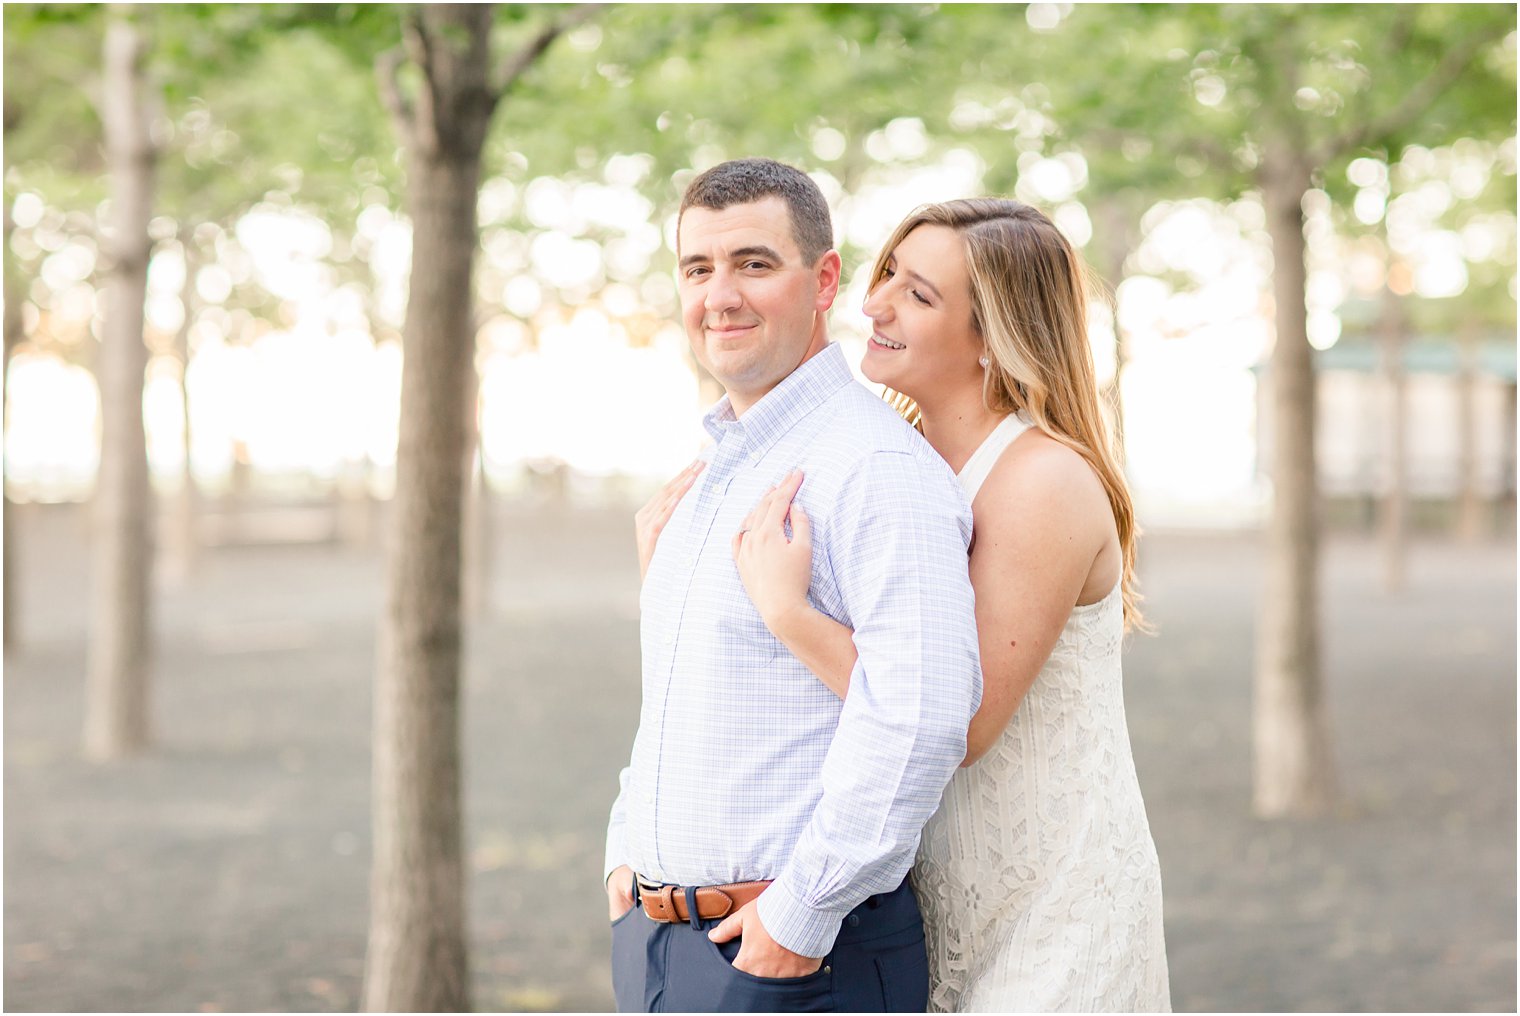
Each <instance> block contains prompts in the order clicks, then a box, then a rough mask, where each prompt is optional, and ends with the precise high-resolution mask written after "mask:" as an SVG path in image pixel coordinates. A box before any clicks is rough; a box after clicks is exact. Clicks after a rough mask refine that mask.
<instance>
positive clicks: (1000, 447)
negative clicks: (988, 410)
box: [955, 413, 1034, 500]
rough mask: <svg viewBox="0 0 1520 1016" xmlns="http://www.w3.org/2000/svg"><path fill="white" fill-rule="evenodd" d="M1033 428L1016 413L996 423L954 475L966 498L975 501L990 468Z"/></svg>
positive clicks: (990, 470)
mask: <svg viewBox="0 0 1520 1016" xmlns="http://www.w3.org/2000/svg"><path fill="white" fill-rule="evenodd" d="M1033 426H1034V424H1032V423H1030V422H1029V421H1028V420H1026V419H1024V418H1023V417H1022V416H1020V415H1019V414H1018V413H1010V414H1008V415H1007V416H1005V417H1003V419H1002V420H1000V421H998V425H997V426H996V427H993V428H992V433H990V434H988V435H987V437H986V438H985V439H984V440H983V441H982V443H981V444H980V445H979V446H977V449H976V451H974V452H972V453H971V458H969V459H967V460H966V464H965V465H964V466H962V467H961V471H960V472H959V473H956V474H955V478H956V479H958V480H960V481H961V489H962V490H964V491H965V492H966V497H967V498H970V499H972V500H975V499H976V492H977V491H979V490H981V489H982V484H983V482H985V481H986V479H987V477H988V475H989V474H990V473H991V472H992V467H993V466H995V465H997V460H998V459H999V458H1000V457H1001V456H1002V454H1003V451H1004V450H1005V449H1006V448H1007V447H1008V446H1009V445H1011V444H1013V442H1014V440H1015V439H1016V438H1018V437H1019V435H1021V434H1023V433H1024V432H1025V431H1026V430H1029V429H1030V428H1031V427H1033Z"/></svg>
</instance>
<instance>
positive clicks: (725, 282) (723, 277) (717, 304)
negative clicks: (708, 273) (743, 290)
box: [703, 272, 744, 312]
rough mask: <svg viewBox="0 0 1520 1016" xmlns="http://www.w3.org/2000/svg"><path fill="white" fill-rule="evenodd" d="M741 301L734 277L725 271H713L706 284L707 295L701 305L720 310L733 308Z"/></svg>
mask: <svg viewBox="0 0 1520 1016" xmlns="http://www.w3.org/2000/svg"><path fill="white" fill-rule="evenodd" d="M743 302H744V301H743V297H742V296H741V294H740V293H739V287H738V286H737V285H735V284H734V277H733V276H732V275H730V274H729V273H727V272H714V273H713V277H712V279H711V281H709V282H708V284H707V296H706V298H705V300H704V301H703V305H704V306H705V307H706V308H707V309H708V310H710V311H714V312H722V311H729V310H735V309H737V308H738V306H739V304H741V303H743Z"/></svg>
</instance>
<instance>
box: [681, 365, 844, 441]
mask: <svg viewBox="0 0 1520 1016" xmlns="http://www.w3.org/2000/svg"><path fill="white" fill-rule="evenodd" d="M854 380H855V376H854V375H853V374H851V373H850V368H849V366H848V365H847V364H846V363H845V362H844V352H843V351H842V350H841V349H840V348H839V344H838V343H836V342H831V343H829V344H828V345H827V346H825V347H824V348H823V349H822V350H821V351H819V353H818V354H817V355H816V356H814V357H812V358H811V359H809V360H807V361H805V362H803V364H802V365H801V366H799V367H798V368H797V369H796V370H794V371H792V372H791V373H790V374H788V375H787V376H786V377H784V378H782V379H781V383H780V384H778V385H776V387H774V388H772V389H771V390H770V391H769V392H766V393H765V396H764V398H762V399H761V400H760V401H759V402H757V403H755V404H754V405H753V406H751V407H750V408H749V412H747V413H745V414H744V417H743V419H739V418H738V417H735V416H734V407H733V404H732V403H731V402H730V401H729V398H728V396H727V395H725V396H723V398H721V399H719V400H718V402H717V404H716V405H714V406H713V407H712V408H711V409H709V410H708V411H707V413H706V415H704V416H703V417H702V426H704V427H706V428H707V432H708V433H709V434H711V435H712V437H713V440H714V441H720V442H721V441H722V440H723V438H724V436H725V435H727V434H728V433H730V432H731V431H735V430H737V431H738V432H739V433H740V434H742V435H743V437H744V439H745V443H746V445H747V446H748V448H749V449H750V458H751V459H752V460H753V459H757V458H759V457H760V456H761V455H763V454H765V452H766V451H768V450H769V449H770V447H771V445H773V444H775V443H776V442H777V441H778V440H780V439H781V435H783V434H785V433H786V432H787V431H788V430H790V429H791V428H792V425H793V424H795V423H796V422H797V421H798V420H800V419H802V418H803V417H804V416H806V415H807V414H808V413H810V412H812V411H813V410H814V409H816V408H817V407H818V406H820V405H821V404H823V402H824V401H825V400H826V399H828V398H829V396H831V395H833V394H834V393H835V392H837V391H838V390H839V389H840V388H842V387H844V386H845V385H847V384H849V383H850V382H852V381H854Z"/></svg>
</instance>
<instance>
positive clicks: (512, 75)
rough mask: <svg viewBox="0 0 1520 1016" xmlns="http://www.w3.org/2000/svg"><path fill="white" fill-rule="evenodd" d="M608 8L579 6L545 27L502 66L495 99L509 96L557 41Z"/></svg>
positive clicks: (495, 87) (599, 5)
mask: <svg viewBox="0 0 1520 1016" xmlns="http://www.w3.org/2000/svg"><path fill="white" fill-rule="evenodd" d="M606 6H607V5H606V4H577V5H576V7H575V9H574V10H572V11H570V12H569V13H568V14H566V15H565V16H564V17H563V18H559V19H557V20H555V21H552V22H550V23H549V24H548V25H545V26H544V28H543V29H542V30H541V31H540V32H539V33H538V34H537V35H535V36H534V37H533V38H532V39H530V40H528V44H527V45H525V46H524V47H523V48H522V49H520V50H518V51H517V52H516V53H513V54H512V58H511V59H510V60H508V61H507V62H506V63H505V64H503V65H502V69H501V72H500V73H499V74H498V75H497V78H496V82H495V85H494V89H493V90H494V92H495V96H494V97H495V99H496V100H497V101H500V100H501V97H502V96H504V95H506V94H507V91H508V89H510V88H511V87H512V86H513V85H515V84H517V79H518V78H521V77H522V76H523V74H525V73H526V72H527V70H528V68H529V67H532V66H533V63H534V61H536V60H537V59H538V58H539V57H541V56H543V55H544V51H545V50H547V49H548V48H549V46H550V45H551V44H552V43H553V42H554V40H555V39H557V38H559V37H560V36H561V35H563V34H565V33H566V32H568V31H570V30H571V29H572V28H575V27H577V26H579V25H583V24H585V23H586V22H587V21H589V20H591V19H592V18H593V17H595V16H596V15H598V14H600V13H601V12H602V9H603V8H605V7H606Z"/></svg>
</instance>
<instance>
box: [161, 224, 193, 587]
mask: <svg viewBox="0 0 1520 1016" xmlns="http://www.w3.org/2000/svg"><path fill="white" fill-rule="evenodd" d="M180 249H181V250H183V251H184V256H185V281H184V285H182V286H181V287H180V305H181V306H182V307H183V308H184V312H185V318H184V320H183V321H182V322H180V326H179V332H178V334H176V335H175V338H174V353H175V356H176V357H177V358H178V359H179V396H180V418H181V419H182V420H183V422H184V428H183V430H182V431H181V435H182V438H183V444H184V464H183V465H182V466H181V468H180V477H179V489H178V490H177V491H175V494H174V500H173V502H171V505H170V509H169V512H168V520H167V522H168V525H167V526H166V527H165V532H164V534H163V536H164V574H165V576H166V577H167V578H169V579H170V580H171V581H173V582H175V583H183V582H185V581H187V580H188V579H189V578H190V576H191V574H193V573H194V571H195V568H196V565H197V563H198V560H199V557H200V489H199V488H198V487H196V485H195V469H194V467H193V465H192V463H191V461H190V449H191V443H192V437H193V432H192V430H191V422H190V419H191V417H190V384H189V380H190V331H191V329H192V328H193V327H194V325H195V312H196V306H197V299H196V295H195V276H196V274H197V273H198V272H199V271H200V267H201V266H200V259H199V258H198V257H196V255H195V253H194V251H195V247H194V241H193V240H192V239H191V237H190V236H189V235H188V234H187V235H185V236H182V237H181V238H180Z"/></svg>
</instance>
